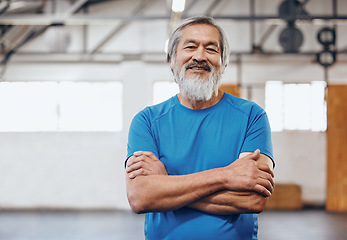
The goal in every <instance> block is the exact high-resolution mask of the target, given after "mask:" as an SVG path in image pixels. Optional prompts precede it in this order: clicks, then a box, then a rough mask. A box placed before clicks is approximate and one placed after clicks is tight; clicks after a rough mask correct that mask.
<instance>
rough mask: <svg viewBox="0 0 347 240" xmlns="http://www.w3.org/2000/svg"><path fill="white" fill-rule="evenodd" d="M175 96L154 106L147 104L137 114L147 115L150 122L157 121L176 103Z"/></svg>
mask: <svg viewBox="0 0 347 240" xmlns="http://www.w3.org/2000/svg"><path fill="white" fill-rule="evenodd" d="M175 97H176V96H174V97H171V98H169V99H168V100H166V101H164V102H161V103H159V104H155V105H152V106H147V107H146V108H144V109H143V110H142V111H140V112H139V113H138V114H137V116H142V117H145V118H146V119H147V120H149V121H150V122H153V121H155V120H156V119H158V118H161V117H162V116H164V115H165V114H166V113H168V112H169V111H170V110H171V109H172V108H173V107H174V106H175V105H176V103H175Z"/></svg>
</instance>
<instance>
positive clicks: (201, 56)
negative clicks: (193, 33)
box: [193, 47, 206, 62]
mask: <svg viewBox="0 0 347 240" xmlns="http://www.w3.org/2000/svg"><path fill="white" fill-rule="evenodd" d="M193 60H196V61H198V62H201V61H206V51H205V49H204V48H203V47H198V48H197V49H196V51H195V52H194V54H193Z"/></svg>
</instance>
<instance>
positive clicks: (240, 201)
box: [188, 153, 273, 215]
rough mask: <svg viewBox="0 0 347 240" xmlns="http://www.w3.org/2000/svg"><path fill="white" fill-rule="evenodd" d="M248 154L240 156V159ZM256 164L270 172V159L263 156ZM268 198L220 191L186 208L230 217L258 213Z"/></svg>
mask: <svg viewBox="0 0 347 240" xmlns="http://www.w3.org/2000/svg"><path fill="white" fill-rule="evenodd" d="M247 154H250V153H242V154H240V158H242V157H245V156H246V155H247ZM257 164H258V165H259V164H264V165H265V166H268V167H269V168H270V169H271V170H272V169H273V164H272V161H271V159H270V158H269V157H268V156H266V155H263V154H260V157H259V158H258V159H257ZM267 200H268V198H267V197H265V196H263V195H260V194H258V193H256V192H236V191H226V190H224V191H220V192H217V193H214V194H211V195H209V196H206V197H204V198H201V199H199V200H197V201H195V202H193V203H191V204H189V205H188V206H189V207H191V208H194V209H197V210H200V211H204V212H208V213H212V214H217V215H231V214H239V213H260V212H262V211H263V210H264V208H265V205H266V203H267Z"/></svg>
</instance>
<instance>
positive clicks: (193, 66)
mask: <svg viewBox="0 0 347 240" xmlns="http://www.w3.org/2000/svg"><path fill="white" fill-rule="evenodd" d="M186 69H192V70H202V71H208V72H210V71H211V67H210V66H209V65H208V64H207V63H206V64H196V63H191V64H188V66H187V67H186Z"/></svg>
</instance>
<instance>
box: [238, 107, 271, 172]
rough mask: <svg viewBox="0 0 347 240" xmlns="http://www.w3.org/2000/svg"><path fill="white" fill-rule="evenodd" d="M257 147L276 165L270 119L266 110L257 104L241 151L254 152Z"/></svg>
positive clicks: (253, 108)
mask: <svg viewBox="0 0 347 240" xmlns="http://www.w3.org/2000/svg"><path fill="white" fill-rule="evenodd" d="M256 149H259V150H260V152H261V153H262V154H265V155H267V156H268V157H269V158H270V159H271V160H272V162H273V165H274V166H275V162H274V157H273V148H272V140H271V129H270V124H269V120H268V117H267V114H266V112H265V111H264V110H263V109H262V108H261V107H259V106H258V105H256V104H255V105H253V107H252V109H251V113H250V116H249V119H248V125H247V132H246V136H245V140H244V143H243V145H242V148H241V152H253V151H255V150H256Z"/></svg>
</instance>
